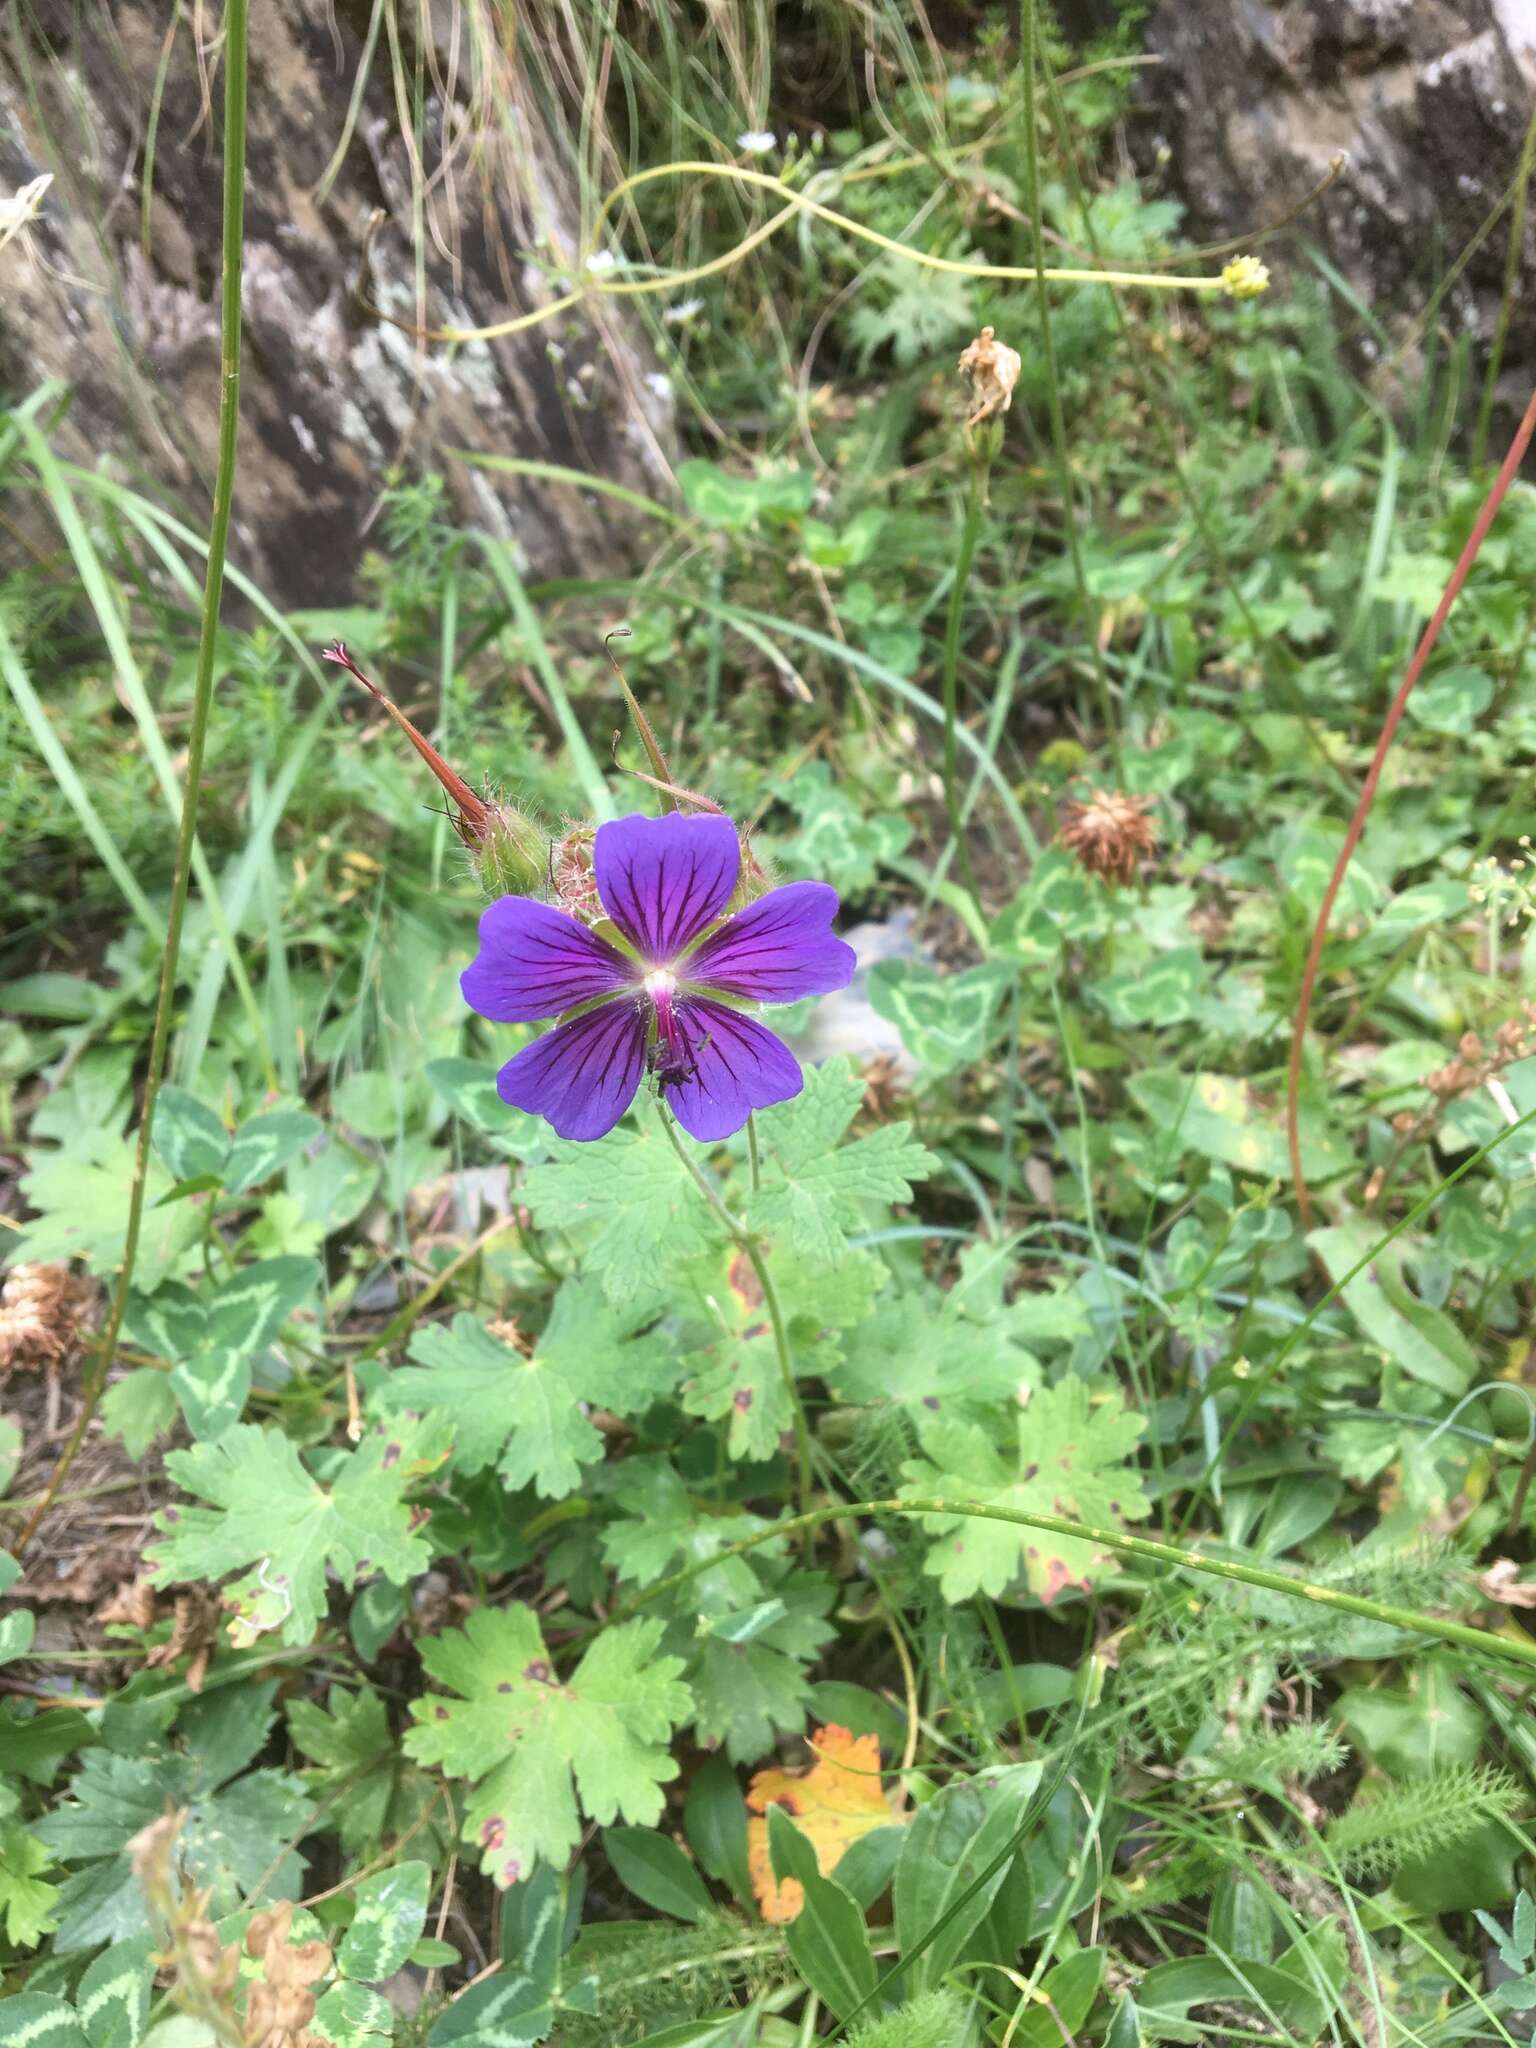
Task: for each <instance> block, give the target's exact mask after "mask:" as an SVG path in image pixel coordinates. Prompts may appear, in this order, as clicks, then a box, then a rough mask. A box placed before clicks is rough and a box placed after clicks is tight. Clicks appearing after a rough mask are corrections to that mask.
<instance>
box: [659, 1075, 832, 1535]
mask: <svg viewBox="0 0 1536 2048" xmlns="http://www.w3.org/2000/svg"><path fill="white" fill-rule="evenodd" d="M657 1107H658V1109H659V1110H660V1112H661V1127H662V1129H663V1130H664V1131H665V1132H666V1134H667V1141H668V1143H669V1144H670V1145H671V1147H672V1150H673V1151H674V1152H675V1153H676V1154H677V1156H678V1158H679V1159H680V1160H681V1161H682V1162H683V1165H684V1166H685V1167H686V1168H687V1169H688V1172H689V1175H690V1176H691V1177H692V1180H693V1184H694V1186H695V1187H696V1188H697V1189H698V1190H699V1193H700V1194H701V1195H702V1196H703V1197H704V1199H705V1201H706V1202H708V1204H709V1206H710V1208H711V1209H713V1210H714V1212H715V1214H716V1216H717V1217H718V1218H719V1219H720V1223H721V1225H722V1227H723V1228H724V1230H725V1232H726V1234H727V1236H728V1237H729V1238H730V1240H731V1242H732V1244H734V1245H735V1246H736V1248H737V1250H738V1251H740V1252H742V1253H743V1254H744V1255H745V1257H746V1259H747V1261H748V1263H749V1264H750V1265H751V1268H752V1271H753V1272H754V1273H755V1274H756V1275H757V1284H758V1286H759V1287H760V1288H761V1289H762V1293H763V1306H764V1308H766V1309H767V1311H768V1326H769V1328H770V1329H771V1330H772V1332H773V1349H774V1355H775V1357H776V1358H777V1360H778V1365H779V1378H780V1379H781V1380H782V1381H783V1383H784V1394H785V1398H786V1399H787V1400H788V1402H789V1409H790V1413H791V1415H792V1416H793V1417H794V1422H795V1457H796V1463H797V1465H798V1466H799V1500H800V1515H799V1521H800V1522H801V1523H804V1525H805V1527H806V1529H807V1530H809V1529H811V1528H812V1527H813V1526H814V1524H813V1523H811V1522H809V1521H807V1520H806V1517H807V1515H808V1514H809V1512H810V1504H811V1488H812V1471H811V1428H810V1424H809V1423H808V1422H807V1421H806V1417H805V1403H804V1402H803V1401H802V1400H801V1398H800V1388H799V1385H798V1384H797V1382H796V1380H795V1361H794V1356H793V1354H792V1353H791V1351H790V1348H789V1325H788V1324H787V1323H786V1322H785V1320H784V1309H783V1306H782V1304H781V1303H780V1301H779V1290H778V1288H777V1287H776V1286H775V1285H774V1280H773V1275H772V1273H770V1272H769V1270H768V1261H767V1260H766V1259H765V1258H764V1257H763V1247H762V1242H761V1240H760V1239H759V1238H757V1237H755V1236H754V1235H753V1234H752V1232H751V1231H750V1230H748V1229H747V1227H746V1225H745V1224H744V1223H742V1222H741V1220H740V1219H739V1218H738V1217H736V1216H734V1215H733V1214H732V1213H731V1211H730V1209H729V1208H728V1207H727V1206H726V1203H725V1201H724V1199H723V1198H722V1196H721V1194H720V1191H719V1189H718V1188H716V1187H714V1186H712V1185H711V1183H710V1180H709V1177H708V1175H707V1174H706V1173H704V1171H703V1170H702V1169H701V1167H700V1166H699V1163H698V1161H697V1160H696V1159H691V1158H690V1157H689V1155H688V1152H687V1150H686V1149H685V1147H684V1145H683V1141H682V1139H681V1138H680V1137H679V1136H678V1134H677V1126H676V1124H675V1123H674V1122H673V1119H672V1115H671V1112H670V1111H669V1110H668V1108H667V1106H666V1104H665V1103H659V1104H658V1105H657ZM750 1142H751V1144H752V1147H753V1163H754V1165H755V1164H756V1147H757V1137H756V1133H755V1132H754V1133H753V1136H752V1139H751V1141H750Z"/></svg>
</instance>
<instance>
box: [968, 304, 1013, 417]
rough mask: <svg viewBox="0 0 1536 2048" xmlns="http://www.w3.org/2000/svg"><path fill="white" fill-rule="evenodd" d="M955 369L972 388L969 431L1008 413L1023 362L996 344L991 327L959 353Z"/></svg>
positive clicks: (1006, 345)
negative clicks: (984, 421)
mask: <svg viewBox="0 0 1536 2048" xmlns="http://www.w3.org/2000/svg"><path fill="white" fill-rule="evenodd" d="M958 367H959V368H960V369H961V370H963V371H964V372H965V374H966V376H967V377H968V378H969V379H970V384H971V404H972V408H973V410H972V412H971V416H970V418H969V419H968V420H967V421H966V425H967V426H968V427H977V426H980V424H981V423H982V421H983V420H990V419H995V418H996V417H997V416H998V415H999V414H1000V413H1005V412H1007V410H1008V408H1009V407H1010V406H1011V405H1012V404H1013V389H1014V386H1015V385H1016V384H1017V383H1018V381H1019V372H1020V370H1021V369H1022V368H1023V367H1024V364H1023V358H1022V357H1021V356H1020V354H1019V352H1018V350H1017V349H1016V348H1010V347H1009V346H1008V344H1007V342H1005V341H999V340H998V339H997V338H996V336H995V335H994V334H993V332H992V329H991V328H990V327H983V329H982V330H981V332H980V334H978V335H977V337H976V339H975V340H974V341H973V342H972V343H971V344H970V346H969V347H968V348H967V349H965V350H964V352H963V353H962V355H961V357H960V361H959V365H958Z"/></svg>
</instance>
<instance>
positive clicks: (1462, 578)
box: [1285, 391, 1536, 1230]
mask: <svg viewBox="0 0 1536 2048" xmlns="http://www.w3.org/2000/svg"><path fill="white" fill-rule="evenodd" d="M1533 432H1536V391H1533V392H1532V393H1531V398H1530V403H1529V404H1528V405H1527V406H1526V408H1525V417H1524V419H1522V420H1521V422H1520V425H1519V427H1518V428H1517V429H1516V432H1515V438H1514V439H1513V440H1512V441H1511V442H1510V444H1509V453H1508V454H1507V455H1506V456H1505V457H1504V460H1503V462H1502V463H1501V464H1500V465H1499V473H1498V475H1497V476H1496V477H1495V478H1494V480H1493V483H1492V485H1491V486H1490V488H1489V492H1488V495H1487V497H1486V498H1484V500H1483V506H1482V510H1481V511H1480V512H1479V513H1478V515H1477V518H1476V519H1475V520H1474V521H1473V524H1472V531H1471V532H1470V533H1469V534H1468V535H1467V544H1466V546H1465V547H1464V548H1463V549H1462V551H1461V555H1460V558H1459V559H1458V561H1457V563H1456V566H1455V568H1454V569H1453V570H1452V571H1451V578H1450V581H1449V582H1448V583H1447V584H1446V586H1445V592H1444V595H1443V596H1442V597H1441V599H1440V602H1439V604H1437V605H1436V606H1435V611H1434V616H1433V618H1431V620H1430V622H1429V624H1428V625H1427V626H1426V627H1425V628H1424V635H1423V638H1422V639H1421V640H1420V641H1419V644H1418V646H1417V647H1416V648H1415V649H1414V652H1413V659H1412V661H1410V662H1409V664H1408V669H1407V673H1406V674H1405V675H1404V677H1403V680H1402V684H1401V686H1400V687H1399V689H1398V693H1397V695H1396V696H1395V697H1394V698H1393V699H1392V708H1391V710H1390V711H1388V713H1387V715H1386V718H1385V720H1384V721H1383V723H1382V728H1381V736H1380V738H1379V739H1378V740H1377V742H1376V751H1375V753H1374V754H1373V755H1372V756H1371V765H1370V768H1369V770H1368V771H1367V773H1366V778H1365V782H1364V785H1363V787H1362V788H1361V791H1360V800H1359V802H1358V803H1357V804H1356V805H1355V815H1354V816H1353V817H1352V818H1351V819H1350V821H1349V830H1348V831H1347V832H1346V833H1345V835H1344V844H1343V845H1342V846H1341V847H1340V848H1339V857H1338V859H1337V861H1335V863H1334V868H1333V873H1332V875H1331V876H1330V877H1329V880H1328V887H1327V888H1326V889H1325V890H1324V892H1323V900H1322V904H1321V906H1320V907H1319V909H1318V913H1317V923H1316V924H1315V925H1314V926H1313V929H1312V943H1311V945H1310V946H1309V947H1308V949H1307V964H1306V967H1305V968H1304V969H1303V970H1302V976H1301V994H1300V997H1299V998H1298V1000H1297V1004H1296V1021H1295V1023H1294V1025H1293V1026H1292V1030H1291V1060H1290V1067H1289V1070H1288V1072H1287V1074H1286V1083H1285V1136H1286V1142H1287V1144H1288V1145H1289V1146H1290V1151H1291V1172H1292V1175H1293V1176H1294V1178H1295V1182H1296V1201H1297V1204H1298V1206H1299V1208H1300V1210H1301V1227H1302V1229H1303V1230H1309V1229H1310V1228H1311V1225H1312V1199H1311V1196H1310V1195H1309V1193H1308V1191H1307V1177H1306V1175H1305V1174H1304V1173H1303V1172H1302V1170H1301V1129H1300V1123H1299V1120H1298V1113H1297V1104H1298V1097H1299V1095H1300V1091H1301V1054H1302V1048H1303V1045H1304V1044H1305V1042H1306V1035H1307V1019H1308V1018H1309V1017H1310V1016H1311V1014H1312V992H1313V989H1314V987H1315V985H1316V982H1317V967H1318V962H1319V961H1320V960H1321V959H1322V956H1323V942H1324V941H1325V939H1326V938H1327V936H1328V920H1329V918H1330V917H1331V916H1332V914H1333V906H1334V901H1335V899H1336V898H1337V896H1338V893H1339V888H1340V885H1341V884H1342V882H1343V880H1344V875H1345V871H1346V870H1347V869H1348V867H1349V863H1350V860H1351V859H1352V857H1353V855H1354V851H1355V848H1356V847H1357V846H1358V845H1359V844H1360V835H1361V833H1362V832H1363V831H1364V830H1365V821H1366V818H1367V817H1368V816H1369V814H1370V809H1371V805H1372V803H1373V802H1374V801H1375V797H1376V785H1377V783H1378V782H1380V780H1381V771H1382V768H1383V766H1384V764H1385V762H1386V758H1387V749H1388V747H1390V746H1391V744H1392V736H1393V734H1394V733H1395V732H1396V731H1397V728H1398V724H1399V721H1400V720H1401V718H1402V715H1403V712H1404V710H1405V709H1406V708H1407V704H1408V698H1409V695H1410V694H1411V692H1412V690H1413V686H1414V684H1415V683H1416V682H1417V681H1418V680H1419V677H1420V676H1421V675H1422V673H1423V671H1424V664H1425V662H1426V661H1428V659H1429V657H1430V654H1431V652H1432V651H1433V649H1434V645H1435V642H1436V641H1437V640H1438V639H1439V637H1440V628H1441V627H1442V626H1443V625H1444V624H1445V622H1446V619H1447V617H1448V616H1449V614H1450V609H1451V606H1452V605H1453V604H1454V603H1455V602H1456V599H1457V598H1458V597H1459V596H1460V594H1461V586H1462V585H1463V583H1465V582H1466V580H1467V575H1468V573H1469V571H1470V570H1471V567H1472V564H1473V563H1474V562H1475V561H1476V560H1477V556H1478V550H1479V549H1480V548H1481V547H1482V545H1483V542H1484V541H1485V540H1486V539H1487V537H1488V529H1489V527H1490V526H1492V524H1493V522H1494V519H1495V517H1496V516H1497V513H1498V509H1499V507H1500V505H1502V504H1503V502H1504V494H1505V493H1506V491H1508V489H1509V487H1510V485H1511V484H1512V483H1513V482H1514V480H1515V472H1516V471H1517V470H1518V469H1519V467H1520V464H1521V462H1522V461H1523V459H1524V456H1525V451H1526V449H1527V447H1528V446H1529V445H1530V439H1531V435H1532V433H1533Z"/></svg>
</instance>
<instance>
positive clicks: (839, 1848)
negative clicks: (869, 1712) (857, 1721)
mask: <svg viewBox="0 0 1536 2048" xmlns="http://www.w3.org/2000/svg"><path fill="white" fill-rule="evenodd" d="M811 1748H812V1750H813V1751H814V1752H815V1755H816V1761H815V1763H814V1764H813V1766H812V1767H811V1769H810V1770H808V1771H781V1770H778V1769H773V1770H766V1771H758V1772H757V1773H756V1775H755V1776H754V1777H753V1780H752V1782H751V1784H750V1785H749V1786H748V1787H747V1805H748V1807H749V1809H750V1810H751V1812H752V1814H753V1815H754V1816H755V1817H754V1818H753V1819H751V1820H749V1821H748V1822H747V1864H748V1867H749V1869H750V1871H751V1873H752V1889H753V1891H754V1892H755V1893H756V1895H757V1902H758V1905H759V1907H760V1908H761V1909H762V1915H763V1918H764V1919H765V1920H767V1921H769V1922H771V1923H772V1924H774V1925H782V1924H783V1923H784V1922H785V1921H787V1920H793V1919H794V1918H795V1916H796V1914H798V1912H799V1911H800V1908H801V1907H802V1906H803V1905H804V1904H805V1890H804V1887H803V1886H802V1885H800V1884H798V1883H797V1882H796V1880H795V1879H794V1878H792V1877H787V1878H785V1880H784V1882H783V1883H782V1884H780V1883H779V1881H778V1880H777V1879H776V1878H775V1876H774V1874H773V1862H772V1859H771V1857H770V1856H769V1853H768V1817H767V1816H768V1809H769V1807H770V1806H782V1807H783V1808H784V1810H785V1812H786V1813H788V1814H789V1815H790V1817H791V1818H792V1819H793V1821H794V1823H795V1825H796V1827H797V1828H799V1830H800V1832H801V1834H803V1835H804V1836H806V1837H807V1839H808V1840H809V1841H810V1843H811V1845H812V1847H813V1848H814V1849H815V1851H816V1863H817V1867H818V1868H819V1869H820V1870H821V1871H822V1872H823V1873H824V1874H826V1875H829V1876H830V1874H831V1872H832V1871H833V1869H834V1868H835V1867H836V1865H837V1862H838V1859H839V1858H840V1857H841V1856H842V1854H843V1852H844V1850H846V1849H848V1848H850V1847H851V1846H852V1844H853V1843H855V1842H856V1841H858V1840H859V1838H860V1836H862V1835H867V1834H869V1833H870V1831H871V1830H872V1829H874V1828H883V1827H886V1826H888V1825H889V1824H890V1823H891V1822H892V1821H900V1820H903V1819H904V1818H905V1815H904V1814H903V1813H902V1812H901V1811H900V1795H899V1794H898V1795H896V1797H895V1800H894V1801H893V1799H892V1798H891V1797H888V1796H887V1794H886V1792H885V1789H884V1787H883V1785H882V1783H881V1778H880V1738H879V1737H878V1736H877V1735H857V1736H856V1735H852V1734H850V1733H849V1731H848V1730H847V1729H846V1728H839V1727H837V1726H835V1725H834V1726H831V1727H827V1728H818V1729H817V1730H816V1731H815V1733H814V1734H813V1735H812V1736H811Z"/></svg>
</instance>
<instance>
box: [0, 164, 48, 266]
mask: <svg viewBox="0 0 1536 2048" xmlns="http://www.w3.org/2000/svg"><path fill="white" fill-rule="evenodd" d="M52 183H53V173H52V172H51V171H44V172H43V174H42V176H41V177H38V178H33V179H32V180H31V181H30V182H29V183H28V184H25V185H23V186H21V187H20V188H19V189H18V190H17V191H15V192H12V193H10V194H9V195H8V196H7V194H5V193H3V192H0V249H3V248H4V247H5V245H6V243H7V242H9V241H10V240H11V238H12V237H13V236H14V235H19V234H20V233H21V231H22V229H23V228H24V227H26V226H27V224H28V222H30V221H34V220H36V218H37V216H38V215H39V214H40V213H41V212H42V210H43V201H44V200H45V199H46V198H47V196H48V187H49V186H50V185H51V184H52Z"/></svg>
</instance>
